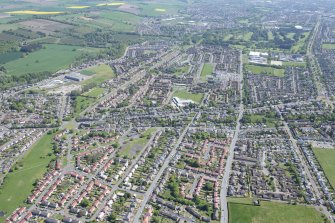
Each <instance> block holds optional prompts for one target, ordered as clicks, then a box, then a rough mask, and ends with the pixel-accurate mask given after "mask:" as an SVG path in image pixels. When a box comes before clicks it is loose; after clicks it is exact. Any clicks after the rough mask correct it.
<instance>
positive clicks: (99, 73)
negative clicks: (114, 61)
mask: <svg viewBox="0 0 335 223" xmlns="http://www.w3.org/2000/svg"><path fill="white" fill-rule="evenodd" d="M81 73H83V74H84V75H85V74H86V75H88V74H90V76H92V77H91V78H89V79H87V80H85V81H83V82H82V83H81V84H82V85H85V84H91V83H94V84H97V85H98V84H101V83H103V82H105V81H107V80H109V79H112V78H114V77H115V73H114V71H113V69H112V68H111V67H110V66H109V65H106V64H101V65H98V66H95V67H92V68H89V69H87V70H84V71H81Z"/></svg>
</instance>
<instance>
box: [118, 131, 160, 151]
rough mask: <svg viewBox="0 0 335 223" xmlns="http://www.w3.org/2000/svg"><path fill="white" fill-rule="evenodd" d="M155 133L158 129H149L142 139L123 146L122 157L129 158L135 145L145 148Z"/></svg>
mask: <svg viewBox="0 0 335 223" xmlns="http://www.w3.org/2000/svg"><path fill="white" fill-rule="evenodd" d="M155 131H156V128H149V129H147V130H146V131H145V132H143V133H142V135H141V137H140V138H137V139H134V140H132V141H129V143H127V144H126V145H125V146H123V147H122V149H121V150H120V155H121V156H129V155H130V153H131V150H132V148H133V147H134V146H135V145H139V146H142V147H143V146H145V145H146V144H147V143H148V141H149V139H150V136H151V135H152V133H154V132H155Z"/></svg>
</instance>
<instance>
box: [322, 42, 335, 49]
mask: <svg viewBox="0 0 335 223" xmlns="http://www.w3.org/2000/svg"><path fill="white" fill-rule="evenodd" d="M322 49H325V50H334V49H335V44H332V43H324V44H322Z"/></svg>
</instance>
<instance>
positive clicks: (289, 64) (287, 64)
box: [283, 61, 307, 67]
mask: <svg viewBox="0 0 335 223" xmlns="http://www.w3.org/2000/svg"><path fill="white" fill-rule="evenodd" d="M283 66H284V67H306V66H307V64H306V62H293V61H291V62H283Z"/></svg>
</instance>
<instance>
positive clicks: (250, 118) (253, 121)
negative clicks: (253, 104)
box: [243, 114, 277, 128]
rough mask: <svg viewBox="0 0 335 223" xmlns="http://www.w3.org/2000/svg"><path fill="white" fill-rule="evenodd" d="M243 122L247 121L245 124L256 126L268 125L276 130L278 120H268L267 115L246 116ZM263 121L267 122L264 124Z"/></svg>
mask: <svg viewBox="0 0 335 223" xmlns="http://www.w3.org/2000/svg"><path fill="white" fill-rule="evenodd" d="M243 120H247V122H246V123H245V124H249V123H250V124H256V123H262V124H263V125H266V126H267V127H269V128H274V127H275V125H276V122H277V119H276V118H268V117H266V116H265V115H260V114H251V115H249V114H246V115H244V117H243ZM263 120H264V121H265V122H263Z"/></svg>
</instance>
